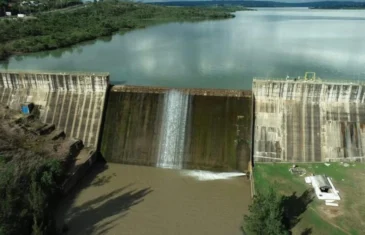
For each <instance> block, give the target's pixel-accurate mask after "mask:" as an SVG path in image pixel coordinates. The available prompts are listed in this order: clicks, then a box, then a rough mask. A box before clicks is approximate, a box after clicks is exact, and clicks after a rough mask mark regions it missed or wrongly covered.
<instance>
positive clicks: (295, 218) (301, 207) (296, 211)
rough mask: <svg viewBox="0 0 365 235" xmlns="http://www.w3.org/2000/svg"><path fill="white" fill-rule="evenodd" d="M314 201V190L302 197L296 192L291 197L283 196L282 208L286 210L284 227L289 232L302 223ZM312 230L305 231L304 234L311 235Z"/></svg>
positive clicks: (306, 192)
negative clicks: (305, 213) (301, 219)
mask: <svg viewBox="0 0 365 235" xmlns="http://www.w3.org/2000/svg"><path fill="white" fill-rule="evenodd" d="M313 199H314V196H313V190H306V191H304V192H303V193H302V195H300V196H297V195H296V192H294V193H293V194H292V195H290V196H283V197H282V199H281V206H282V208H283V210H284V221H283V222H284V225H285V227H286V228H287V229H288V230H291V229H292V228H294V226H295V225H296V224H298V223H299V221H300V215H302V214H303V213H304V212H305V211H306V210H307V208H308V205H309V203H311V202H312V201H313ZM311 233H312V229H311V228H307V229H305V230H304V231H303V232H302V234H311Z"/></svg>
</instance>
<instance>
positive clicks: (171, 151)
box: [157, 90, 189, 169]
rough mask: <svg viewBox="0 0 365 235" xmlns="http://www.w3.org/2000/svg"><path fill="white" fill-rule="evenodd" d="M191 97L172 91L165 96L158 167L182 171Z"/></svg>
mask: <svg viewBox="0 0 365 235" xmlns="http://www.w3.org/2000/svg"><path fill="white" fill-rule="evenodd" d="M188 100H189V96H188V95H186V94H183V93H182V92H179V91H176V90H171V91H168V92H167V93H166V94H165V98H164V104H163V105H164V108H163V116H162V124H161V135H160V146H159V155H158V161H157V166H158V167H161V168H175V169H181V168H182V164H183V158H184V144H185V130H186V120H187V113H188V105H189V104H188Z"/></svg>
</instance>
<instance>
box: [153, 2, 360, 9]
mask: <svg viewBox="0 0 365 235" xmlns="http://www.w3.org/2000/svg"><path fill="white" fill-rule="evenodd" d="M151 4H155V5H161V6H212V5H218V6H244V7H308V8H314V9H343V8H346V9H350V8H364V7H365V3H364V2H353V1H318V2H313V1H308V2H305V1H304V2H295V1H292V2H280V1H242V0H237V1H236V0H217V1H172V2H169V1H165V2H155V3H151Z"/></svg>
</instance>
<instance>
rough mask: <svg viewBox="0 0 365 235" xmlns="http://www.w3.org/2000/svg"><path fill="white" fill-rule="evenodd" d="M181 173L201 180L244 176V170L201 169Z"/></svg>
mask: <svg viewBox="0 0 365 235" xmlns="http://www.w3.org/2000/svg"><path fill="white" fill-rule="evenodd" d="M181 174H183V175H185V176H190V177H194V178H195V179H197V180H200V181H208V180H228V179H231V178H234V177H239V176H244V175H246V174H245V173H242V172H212V171H201V170H184V171H181Z"/></svg>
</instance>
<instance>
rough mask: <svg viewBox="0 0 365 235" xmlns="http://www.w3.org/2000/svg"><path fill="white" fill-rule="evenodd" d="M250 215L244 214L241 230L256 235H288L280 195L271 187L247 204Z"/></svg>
mask: <svg viewBox="0 0 365 235" xmlns="http://www.w3.org/2000/svg"><path fill="white" fill-rule="evenodd" d="M249 212H250V215H245V217H244V224H243V226H242V230H243V231H245V230H246V232H249V233H252V234H257V235H288V234H289V232H288V231H287V229H286V227H285V224H284V209H283V207H282V200H281V197H278V196H277V195H276V194H275V192H274V190H273V189H272V188H271V189H270V190H269V191H268V192H267V193H264V194H263V193H258V194H257V195H255V196H254V199H253V203H252V204H251V205H250V206H249Z"/></svg>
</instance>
